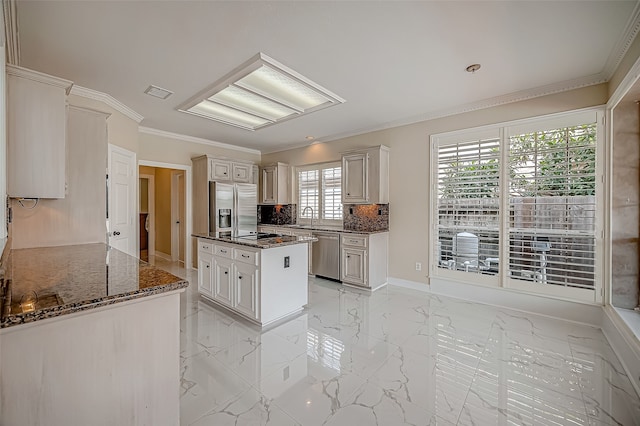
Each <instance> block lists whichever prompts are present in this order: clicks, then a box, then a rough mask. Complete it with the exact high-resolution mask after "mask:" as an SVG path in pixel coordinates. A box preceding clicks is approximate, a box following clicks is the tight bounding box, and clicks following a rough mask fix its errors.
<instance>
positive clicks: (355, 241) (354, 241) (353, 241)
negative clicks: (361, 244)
mask: <svg viewBox="0 0 640 426" xmlns="http://www.w3.org/2000/svg"><path fill="white" fill-rule="evenodd" d="M349 241H351V242H352V243H357V242H358V240H349Z"/></svg>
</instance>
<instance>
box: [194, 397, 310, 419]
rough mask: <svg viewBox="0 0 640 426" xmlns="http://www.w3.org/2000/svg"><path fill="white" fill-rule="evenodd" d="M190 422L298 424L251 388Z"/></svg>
mask: <svg viewBox="0 0 640 426" xmlns="http://www.w3.org/2000/svg"><path fill="white" fill-rule="evenodd" d="M190 424H191V425H194V426H208V425H210V426H243V425H273V426H289V425H295V426H299V425H300V423H298V422H297V421H295V420H294V419H293V418H291V417H290V416H289V415H287V414H286V413H285V412H284V411H282V410H281V409H279V408H278V407H277V406H275V405H273V404H272V402H271V401H270V400H269V399H267V398H266V397H265V396H264V395H262V394H260V393H259V392H257V391H255V390H253V389H250V390H248V391H246V392H244V393H242V394H240V395H237V396H234V397H233V398H231V399H230V400H229V401H227V402H226V403H224V404H220V405H218V406H217V407H216V408H214V409H213V410H211V411H210V412H208V413H206V414H205V415H204V416H202V417H200V418H199V419H198V420H197V421H195V422H193V423H190Z"/></svg>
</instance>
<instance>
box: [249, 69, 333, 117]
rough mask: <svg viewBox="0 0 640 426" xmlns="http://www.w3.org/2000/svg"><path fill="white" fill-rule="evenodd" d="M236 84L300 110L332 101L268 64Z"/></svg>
mask: <svg viewBox="0 0 640 426" xmlns="http://www.w3.org/2000/svg"><path fill="white" fill-rule="evenodd" d="M236 84H237V85H238V86H240V87H242V88H245V89H247V90H251V91H254V92H256V93H259V94H261V95H262V96H267V97H269V98H272V99H275V100H277V101H279V102H282V103H284V104H286V105H290V106H292V107H293V108H296V109H298V110H299V111H306V110H308V109H310V108H314V107H317V106H319V105H322V104H324V103H327V102H330V99H329V98H327V97H326V96H323V95H322V94H321V93H319V92H318V91H316V90H313V89H311V88H310V87H308V86H307V85H305V84H303V83H300V82H298V81H296V80H294V79H293V78H290V77H288V76H286V75H285V74H283V73H281V72H277V71H275V70H274V69H272V68H270V67H267V66H262V67H260V68H258V69H257V70H255V71H254V72H252V73H251V74H249V75H248V76H246V77H244V78H243V79H241V80H239V81H238V82H237V83H236Z"/></svg>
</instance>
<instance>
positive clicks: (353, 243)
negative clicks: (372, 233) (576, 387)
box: [342, 234, 369, 248]
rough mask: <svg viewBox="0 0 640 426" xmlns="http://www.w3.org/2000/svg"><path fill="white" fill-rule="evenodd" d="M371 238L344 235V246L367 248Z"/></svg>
mask: <svg viewBox="0 0 640 426" xmlns="http://www.w3.org/2000/svg"><path fill="white" fill-rule="evenodd" d="M368 239H369V237H367V236H365V235H349V234H343V235H342V245H343V246H350V247H360V248H367V240H368Z"/></svg>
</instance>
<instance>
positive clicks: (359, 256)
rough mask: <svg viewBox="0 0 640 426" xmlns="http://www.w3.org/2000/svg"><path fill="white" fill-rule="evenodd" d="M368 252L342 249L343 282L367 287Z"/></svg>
mask: <svg viewBox="0 0 640 426" xmlns="http://www.w3.org/2000/svg"><path fill="white" fill-rule="evenodd" d="M366 270H367V252H366V250H360V249H351V248H343V249H342V271H341V275H342V276H341V279H342V281H344V282H346V283H350V284H357V285H362V286H366V285H367V277H366Z"/></svg>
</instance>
